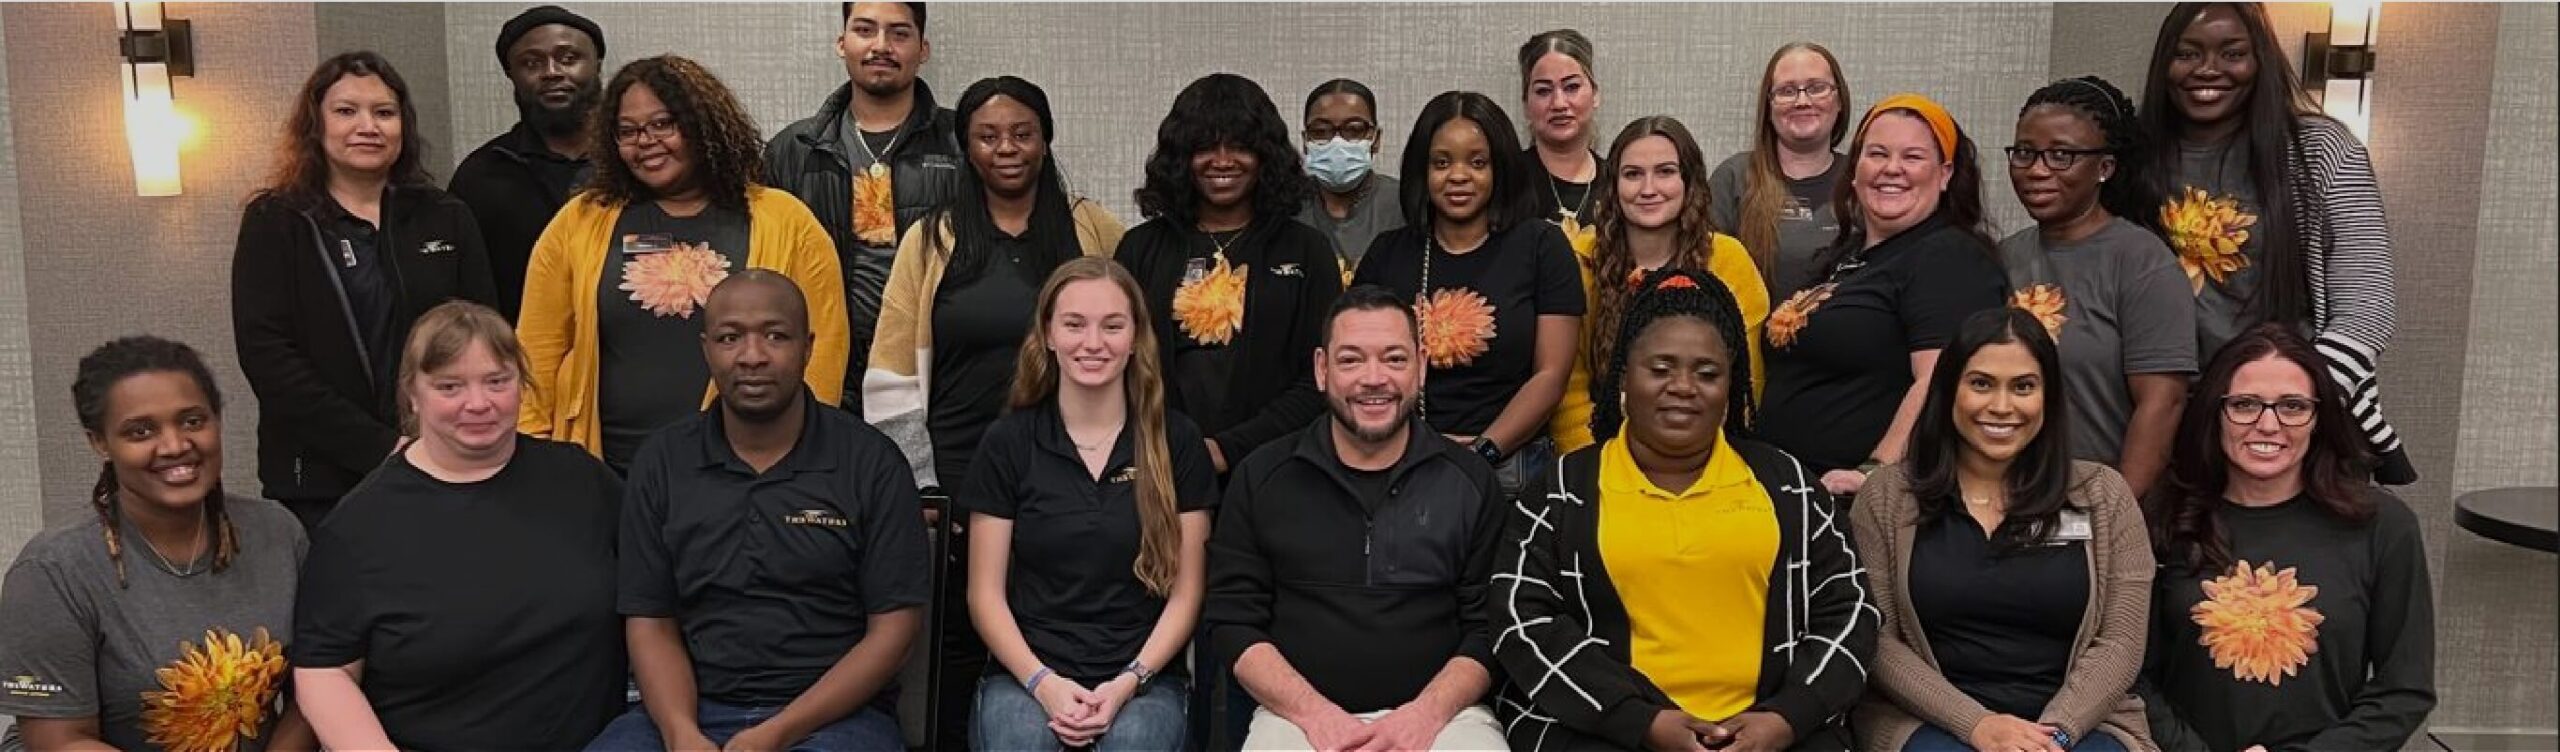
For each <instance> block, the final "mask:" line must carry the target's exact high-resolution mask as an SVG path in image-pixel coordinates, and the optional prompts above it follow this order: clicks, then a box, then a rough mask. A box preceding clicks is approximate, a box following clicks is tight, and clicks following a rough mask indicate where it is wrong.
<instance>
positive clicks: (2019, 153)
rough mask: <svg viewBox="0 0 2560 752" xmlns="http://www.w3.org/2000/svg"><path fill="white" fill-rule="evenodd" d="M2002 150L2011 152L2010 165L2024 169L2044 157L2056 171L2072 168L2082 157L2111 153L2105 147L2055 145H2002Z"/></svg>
mask: <svg viewBox="0 0 2560 752" xmlns="http://www.w3.org/2000/svg"><path fill="white" fill-rule="evenodd" d="M2001 151H2005V152H2008V153H2009V166H2010V167H2014V168H2017V169H2021V170H2024V169H2027V168H2029V167H2033V166H2035V163H2036V159H2038V158H2042V159H2044V166H2046V167H2051V168H2053V169H2054V170H2056V171H2061V170H2068V169H2071V167H2072V166H2073V165H2077V164H2080V158H2081V157H2094V156H2099V155H2102V154H2109V153H2111V152H2108V151H2107V150H2105V149H2065V148H2061V147H2054V148H2051V149H2029V148H2027V147H2024V146H2009V147H2002V148H2001Z"/></svg>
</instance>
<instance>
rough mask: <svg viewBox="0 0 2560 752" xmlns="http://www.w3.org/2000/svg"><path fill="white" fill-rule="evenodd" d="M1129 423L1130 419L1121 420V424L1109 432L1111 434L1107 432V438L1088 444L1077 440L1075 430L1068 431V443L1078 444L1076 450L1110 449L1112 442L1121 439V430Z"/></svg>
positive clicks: (1097, 450) (1094, 450) (1096, 450)
mask: <svg viewBox="0 0 2560 752" xmlns="http://www.w3.org/2000/svg"><path fill="white" fill-rule="evenodd" d="M1128 425H1129V424H1128V421H1121V423H1120V425H1118V426H1114V427H1113V428H1112V429H1111V433H1109V434H1107V435H1106V436H1107V438H1104V439H1103V440H1101V441H1097V442H1094V443H1091V444H1087V443H1084V442H1081V441H1077V440H1076V434H1075V432H1074V431H1069V432H1067V443H1069V444H1074V445H1076V451H1079V452H1100V451H1104V450H1108V449H1110V448H1111V444H1112V443H1113V442H1116V441H1119V440H1120V431H1121V429H1124V428H1127V427H1128Z"/></svg>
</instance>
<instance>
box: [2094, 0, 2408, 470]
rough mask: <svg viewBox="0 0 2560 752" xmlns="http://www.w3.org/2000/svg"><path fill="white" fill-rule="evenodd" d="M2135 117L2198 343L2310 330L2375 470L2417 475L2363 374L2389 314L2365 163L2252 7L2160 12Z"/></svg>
mask: <svg viewBox="0 0 2560 752" xmlns="http://www.w3.org/2000/svg"><path fill="white" fill-rule="evenodd" d="M2142 88H2143V99H2142V127H2143V130H2144V131H2145V132H2147V133H2148V134H2149V135H2150V137H2151V140H2152V141H2153V142H2155V143H2158V144H2161V145H2162V147H2163V148H2161V149H2160V150H2159V151H2158V153H2157V154H2154V155H2152V157H2151V161H2152V163H2153V165H2154V166H2155V167H2156V168H2157V170H2158V171H2159V174H2160V176H2161V183H2162V185H2163V187H2164V188H2165V189H2166V190H2167V191H2168V196H2167V197H2166V198H2167V200H2166V201H2164V202H2162V203H2161V204H2160V208H2159V209H2157V211H2158V212H2159V213H2160V217H2161V224H2163V225H2165V226H2166V227H2167V228H2168V231H2169V232H2168V235H2169V245H2170V247H2171V248H2174V249H2176V250H2177V252H2178V263H2179V265H2180V266H2181V267H2184V268H2185V270H2186V273H2187V284H2188V286H2189V287H2188V289H2189V290H2191V291H2192V292H2193V293H2194V295H2195V305H2196V351H2197V352H2200V353H2209V352H2213V351H2215V350H2216V349H2219V348H2220V347H2222V343H2223V342H2225V341H2228V340H2230V339H2231V338H2232V337H2233V336H2235V335H2236V334H2238V333H2239V332H2240V330H2242V329H2245V328H2248V327H2249V326H2250V325H2252V324H2256V323H2258V322H2266V321H2272V322H2276V323H2281V324H2286V325H2290V326H2293V327H2296V328H2298V329H2301V330H2303V331H2306V332H2309V333H2311V336H2313V337H2314V340H2313V341H2314V343H2315V344H2316V346H2317V347H2318V348H2319V351H2320V355H2321V357H2322V358H2323V359H2324V360H2326V361H2327V363H2328V367H2327V368H2326V369H2323V370H2324V371H2325V372H2326V373H2327V375H2328V376H2329V377H2330V378H2332V379H2335V380H2337V381H2338V384H2339V385H2340V386H2343V387H2346V389H2347V391H2348V395H2347V397H2348V402H2347V405H2346V407H2347V410H2348V412H2349V413H2350V414H2352V416H2353V417H2354V419H2355V421H2356V426H2357V427H2358V430H2360V431H2362V432H2363V433H2364V437H2365V443H2367V444H2370V445H2371V447H2372V450H2373V454H2374V460H2375V463H2374V478H2375V480H2377V481H2380V482H2382V483H2385V484H2388V485H2406V484H2409V483H2415V482H2417V479H2418V473H2417V469H2416V468H2415V467H2412V466H2411V465H2410V464H2409V456H2408V452H2407V451H2405V450H2404V449H2403V448H2402V446H2401V443H2400V435H2399V433H2397V432H2396V431H2394V430H2393V429H2392V427H2391V424H2390V422H2389V421H2386V420H2384V419H2383V417H2382V408H2381V404H2382V400H2381V395H2380V387H2379V386H2377V385H2378V384H2379V381H2378V379H2377V378H2376V376H2375V370H2376V369H2377V368H2378V367H2379V365H2380V363H2381V359H2382V349H2383V347H2384V346H2385V345H2387V344H2389V343H2390V341H2391V333H2392V329H2393V328H2394V327H2395V326H2397V318H2398V311H2397V310H2396V309H2395V308H2394V305H2395V304H2394V300H2395V296H2394V295H2393V294H2392V286H2393V284H2394V283H2393V281H2392V260H2391V257H2392V253H2391V232H2390V227H2389V226H2388V223H2387V222H2385V221H2384V217H2383V211H2382V190H2381V187H2380V186H2379V185H2377V184H2376V183H2375V181H2374V176H2373V158H2372V156H2371V155H2369V154H2367V153H2366V152H2365V146H2364V144H2363V143H2361V142H2359V141H2357V140H2356V135H2355V133H2353V132H2351V131H2349V130H2347V126H2346V125H2345V124H2343V123H2340V122H2338V121H2336V120H2333V119H2330V118H2329V117H2328V116H2326V115H2322V114H2320V108H2319V106H2318V105H2316V104H2315V103H2313V102H2312V101H2311V96H2310V94H2308V93H2307V92H2306V90H2305V89H2304V88H2303V85H2302V81H2301V80H2300V79H2298V78H2296V77H2295V76H2294V72H2293V66H2292V64H2291V63H2289V62H2287V61H2286V58H2285V55H2284V50H2283V49H2282V48H2280V47H2279V46H2278V45H2277V42H2276V33H2275V27H2274V24H2273V23H2271V22H2269V21H2268V20H2267V11H2266V8H2265V7H2264V6H2261V5H2259V4H2258V3H2180V4H2178V5H2177V6H2176V7H2174V8H2171V9H2170V10H2169V15H2168V16H2167V17H2166V18H2163V19H2161V22H2160V32H2159V35H2158V36H2157V37H2155V38H2154V40H2153V42H2152V46H2151V66H2150V74H2149V79H2148V80H2147V81H2145V82H2144V84H2143V87H2142Z"/></svg>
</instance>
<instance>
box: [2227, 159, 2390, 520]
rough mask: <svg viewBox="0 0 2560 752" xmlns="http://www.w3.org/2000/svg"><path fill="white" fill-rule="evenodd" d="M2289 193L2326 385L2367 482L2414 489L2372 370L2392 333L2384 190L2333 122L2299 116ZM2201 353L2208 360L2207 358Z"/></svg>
mask: <svg viewBox="0 0 2560 752" xmlns="http://www.w3.org/2000/svg"><path fill="white" fill-rule="evenodd" d="M2294 146H2295V149H2294V151H2293V153H2291V154H2288V155H2286V161H2287V162H2288V163H2290V164H2292V165H2293V169H2292V170H2290V171H2289V175H2288V178H2289V180H2288V181H2287V187H2288V188H2289V189H2290V191H2291V193H2292V196H2293V198H2292V200H2293V205H2294V207H2296V211H2294V212H2293V217H2294V237H2296V238H2298V239H2299V241H2298V242H2300V243H2302V258H2303V266H2304V271H2305V273H2306V274H2308V276H2309V277H2310V279H2309V286H2310V289H2311V321H2310V322H2309V323H2310V325H2311V331H2312V334H2313V336H2314V337H2315V338H2316V340H2315V343H2316V345H2317V346H2318V347H2319V349H2320V355H2321V357H2322V358H2324V359H2326V360H2327V361H2328V366H2329V378H2331V379H2332V380H2335V381H2336V382H2337V383H2338V386H2339V387H2341V388H2342V390H2343V391H2345V392H2346V395H2347V410H2348V413H2349V414H2350V415H2351V416H2353V417H2354V419H2355V422H2356V425H2357V426H2358V428H2360V429H2361V430H2362V431H2363V432H2364V435H2365V438H2366V440H2367V441H2368V442H2370V443H2371V445H2372V447H2373V452H2374V456H2375V459H2377V460H2379V467H2378V468H2377V469H2376V470H2375V473H2374V479H2375V480H2377V481H2380V482H2382V483H2384V484H2386V485H2407V484H2410V483H2414V482H2417V479H2418V476H2417V471H2416V469H2415V468H2412V467H2410V465H2409V459H2408V453H2407V452H2406V451H2405V450H2403V449H2402V448H2401V445H2400V434H2399V433H2398V432H2396V431H2393V430H2392V428H2391V423H2390V422H2389V421H2386V420H2384V419H2383V417H2382V389H2381V385H2380V381H2379V379H2377V378H2376V376H2375V370H2376V369H2377V367H2378V366H2379V365H2380V362H2381V359H2382V349H2383V348H2384V347H2385V346H2387V345H2388V344H2390V342H2391V334H2392V330H2393V328H2394V327H2396V326H2397V325H2398V314H2399V310H2398V302H2397V299H2396V298H2395V297H2394V294H2393V293H2394V291H2393V282H2392V267H2391V227H2390V225H2389V224H2388V223H2387V222H2386V221H2385V219H2384V216H2383V212H2382V188H2381V186H2380V184H2379V183H2377V182H2376V181H2375V180H2374V177H2373V157H2372V155H2371V154H2369V153H2367V152H2366V151H2365V147H2364V144H2363V143H2361V142H2358V141H2356V137H2355V134H2353V133H2350V132H2348V131H2347V128H2346V126H2344V125H2341V124H2339V123H2338V121H2335V120H2331V119H2329V118H2326V117H2321V116H2317V115H2309V116H2304V117H2303V118H2302V121H2301V126H2300V128H2299V129H2298V130H2296V131H2295V139H2294ZM2205 355H2207V356H2210V353H2206V354H2205Z"/></svg>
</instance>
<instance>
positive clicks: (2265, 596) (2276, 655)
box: [2188, 561, 2327, 686]
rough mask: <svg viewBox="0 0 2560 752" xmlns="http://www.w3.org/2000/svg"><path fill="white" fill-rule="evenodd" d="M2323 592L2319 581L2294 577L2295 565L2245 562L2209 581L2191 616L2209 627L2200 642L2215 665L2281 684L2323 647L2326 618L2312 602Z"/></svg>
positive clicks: (2252, 678) (2247, 677) (2236, 676)
mask: <svg viewBox="0 0 2560 752" xmlns="http://www.w3.org/2000/svg"><path fill="white" fill-rule="evenodd" d="M2319 595H2320V588H2319V587H2318V586H2314V585H2304V584H2301V583H2300V582H2298V581H2296V580H2295V579H2294V573H2293V568H2292V567H2286V568H2284V569H2283V570H2281V571H2278V570H2277V569H2276V568H2275V565H2274V564H2273V563H2268V564H2262V565H2260V566H2258V567H2257V568H2256V569H2251V568H2250V567H2249V562H2246V561H2242V562H2239V563H2237V564H2234V565H2233V566H2232V567H2231V573H2230V574H2227V575H2223V576H2221V577H2216V578H2214V579H2211V580H2206V581H2205V583H2204V597H2205V599H2204V600H2203V601H2202V602H2199V603H2197V604H2196V605H2195V607H2194V608H2191V609H2188V615H2189V616H2190V617H2191V618H2193V619H2194V620H2195V623H2196V626H2199V627H2203V628H2204V634H2203V635H2202V636H2199V637H2197V638H2196V643H2197V644H2199V645H2203V646H2205V647H2206V648H2209V649H2211V651H2212V654H2213V667H2214V668H2227V669H2230V670H2231V676H2232V678H2234V679H2238V680H2241V681H2256V682H2265V683H2267V685H2269V686H2282V685H2283V684H2284V678H2285V677H2287V676H2292V675H2294V673H2295V672H2297V671H2299V670H2300V669H2301V668H2302V664H2305V663H2309V662H2311V654H2313V653H2317V652H2320V642H2319V639H2320V622H2321V621H2322V620H2324V619H2326V618H2327V617H2323V616H2321V615H2320V612H2319V611H2315V610H2312V609H2311V608H2310V607H2309V605H2307V604H2309V603H2310V602H2311V599H2312V598H2315V597H2318V596H2319Z"/></svg>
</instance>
